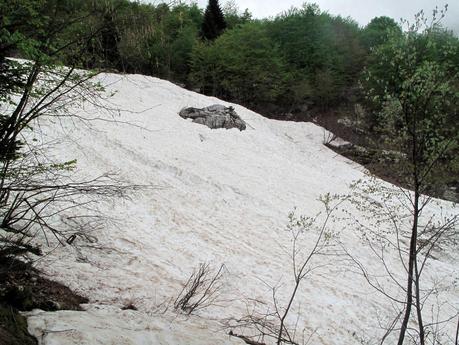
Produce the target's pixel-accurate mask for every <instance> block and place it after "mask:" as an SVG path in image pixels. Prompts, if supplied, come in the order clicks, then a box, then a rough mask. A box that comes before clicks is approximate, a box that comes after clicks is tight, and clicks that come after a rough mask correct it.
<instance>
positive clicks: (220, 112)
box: [179, 104, 246, 131]
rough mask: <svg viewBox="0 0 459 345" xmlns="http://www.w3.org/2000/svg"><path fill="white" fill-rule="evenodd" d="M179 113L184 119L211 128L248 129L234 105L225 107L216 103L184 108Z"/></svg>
mask: <svg viewBox="0 0 459 345" xmlns="http://www.w3.org/2000/svg"><path fill="white" fill-rule="evenodd" d="M179 115H180V116H181V117H182V118H184V119H192V120H193V122H196V123H200V124H201V125H206V126H207V127H209V128H212V129H215V128H226V129H230V128H238V129H239V130H240V131H243V130H245V129H246V124H245V122H244V120H242V119H241V118H240V117H239V115H238V114H236V112H235V111H234V108H233V107H225V106H223V105H221V104H214V105H211V106H208V107H205V108H201V109H199V108H183V109H182V110H180V113H179Z"/></svg>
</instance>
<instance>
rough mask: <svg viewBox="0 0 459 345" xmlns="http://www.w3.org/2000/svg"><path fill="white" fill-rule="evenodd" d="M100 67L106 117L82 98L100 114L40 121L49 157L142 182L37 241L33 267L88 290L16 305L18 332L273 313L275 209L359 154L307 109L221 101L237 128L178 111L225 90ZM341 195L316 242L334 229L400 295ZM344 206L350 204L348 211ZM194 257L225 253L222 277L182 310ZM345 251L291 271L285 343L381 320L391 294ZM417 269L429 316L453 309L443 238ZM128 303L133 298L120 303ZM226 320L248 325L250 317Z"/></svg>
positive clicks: (217, 334) (167, 332)
mask: <svg viewBox="0 0 459 345" xmlns="http://www.w3.org/2000/svg"><path fill="white" fill-rule="evenodd" d="M98 78H99V79H100V82H101V83H102V84H103V85H106V92H107V94H111V93H113V96H112V97H111V98H110V99H109V101H108V102H109V103H107V104H106V105H107V106H109V107H111V108H116V109H119V111H117V112H116V114H114V115H113V113H112V116H113V117H110V116H109V115H107V118H104V116H106V115H104V112H102V111H101V110H100V109H97V108H95V107H93V106H91V105H89V104H87V105H85V106H84V107H81V109H77V111H78V112H79V113H80V114H81V115H84V116H87V117H92V118H97V117H101V119H99V120H95V121H92V122H90V125H89V126H88V125H87V123H81V122H78V121H74V120H69V121H60V122H52V121H51V122H48V123H47V124H44V125H42V127H41V128H42V130H43V137H42V138H41V139H43V140H46V141H48V140H54V139H56V138H59V139H60V141H61V142H60V144H59V145H55V146H54V147H53V149H52V150H53V155H54V157H55V158H56V159H57V160H60V161H64V160H72V159H77V162H78V164H77V172H76V173H77V174H79V175H81V176H83V177H85V178H87V177H91V176H98V175H100V174H103V173H105V172H116V174H117V176H118V177H119V179H121V180H123V181H125V182H126V183H130V184H137V185H145V188H141V189H140V190H139V191H137V192H134V193H132V195H131V198H130V200H114V201H113V202H111V203H102V202H101V203H100V204H99V205H98V208H99V209H100V211H102V212H103V213H104V214H105V215H106V216H107V222H106V224H105V227H104V228H103V229H100V230H98V231H96V232H93V233H91V236H95V237H97V242H91V241H84V240H82V239H81V238H79V239H77V241H76V243H75V247H73V246H66V247H64V248H62V247H59V248H57V249H53V248H50V250H51V253H50V254H49V255H47V256H45V257H44V258H42V259H41V260H40V261H39V262H38V265H39V268H41V269H42V270H43V271H44V272H45V274H47V275H48V276H49V277H51V278H52V279H55V280H57V281H59V282H62V283H64V284H66V285H68V286H69V287H70V288H71V289H73V290H74V291H76V292H78V293H80V294H82V295H84V296H86V297H88V298H89V300H90V303H89V304H87V305H84V306H82V307H83V309H84V310H83V311H59V312H43V311H40V310H35V311H33V312H31V313H30V314H28V316H29V319H28V321H29V331H30V332H31V334H33V335H35V336H36V337H37V339H38V340H39V342H40V344H45V345H71V344H72V345H77V344H79V345H83V344H88V345H92V344H107V345H108V344H117V345H118V344H138V345H140V344H142V345H147V344H175V345H177V344H190V345H191V344H199V345H204V344H209V345H210V344H212V345H214V344H243V343H244V342H243V341H242V340H241V339H238V338H235V337H230V336H229V335H228V332H229V329H228V328H227V327H228V324H234V322H236V320H238V319H243V318H244V317H246V316H247V315H250V314H252V313H253V312H254V311H255V310H256V311H257V312H262V311H265V312H268V313H271V312H272V311H273V308H272V301H273V298H272V295H273V287H274V288H275V291H276V300H277V303H278V305H279V307H280V308H284V307H285V306H286V305H287V301H288V296H289V295H290V292H291V290H292V287H293V272H292V260H291V258H290V255H291V249H290V248H291V245H292V242H291V236H290V234H289V233H288V231H286V225H287V223H288V214H289V212H291V211H292V210H293V209H294V208H295V207H296V208H297V209H296V213H297V214H303V215H306V216H314V215H316V214H317V213H318V212H320V211H321V210H322V209H323V208H322V204H321V202H320V201H319V200H318V199H319V197H320V196H321V195H324V194H326V193H332V194H346V193H348V192H349V185H350V184H351V183H352V182H353V181H355V180H358V179H363V180H365V179H367V177H366V175H365V171H364V169H363V168H362V167H361V166H359V165H357V164H355V163H353V162H351V161H349V160H347V159H345V158H343V157H341V156H338V155H337V154H336V153H334V152H333V151H331V150H330V149H328V148H326V147H325V146H324V145H323V144H322V142H323V140H324V131H323V129H322V128H320V127H318V126H316V125H314V124H312V123H294V122H280V121H274V120H269V119H266V118H263V117H262V116H260V115H258V114H256V113H254V112H252V111H249V110H247V109H245V108H243V107H241V106H238V105H232V106H234V108H235V110H236V112H237V113H238V114H239V115H240V116H241V118H242V119H243V120H244V121H246V122H247V124H248V126H247V130H246V131H242V132H241V131H239V130H237V129H231V130H225V129H218V130H211V129H209V128H207V127H205V126H202V125H199V124H195V123H192V122H189V121H187V120H184V119H182V118H180V117H179V116H178V112H179V111H180V110H181V109H182V108H183V107H198V108H200V107H205V106H209V105H212V104H216V103H218V104H225V105H229V104H228V103H225V102H223V101H220V100H218V99H215V98H209V97H206V96H202V95H199V94H197V93H194V92H190V91H187V90H184V89H182V88H180V87H178V86H176V85H173V84H171V83H169V82H166V81H162V80H160V79H156V78H150V77H144V76H120V75H114V74H105V75H102V76H100V77H98ZM383 185H384V186H386V187H387V185H385V184H383ZM342 208H344V209H345V210H344V211H343V210H341V209H339V210H337V213H336V219H333V221H330V222H329V224H328V228H329V230H327V231H330V232H333V234H334V235H333V236H332V239H331V240H330V241H333V242H334V243H339V245H336V248H335V249H334V250H335V251H336V250H338V249H339V251H340V252H341V254H342V250H344V249H345V250H346V251H348V252H349V253H350V254H351V255H353V257H354V258H355V260H357V261H358V262H360V263H362V265H363V266H364V267H365V269H366V270H367V271H368V272H369V273H371V274H373V275H375V276H378V277H383V278H382V279H381V280H380V281H381V284H383V285H384V284H386V287H385V288H386V289H387V291H389V292H390V293H391V294H393V295H395V296H398V297H399V298H402V299H403V297H402V296H403V295H402V294H401V293H400V289H398V287H397V286H396V284H394V283H393V282H392V281H391V279H389V278H388V277H387V275H385V271H384V266H382V265H381V263H380V260H378V258H377V255H375V253H374V252H373V251H372V250H371V249H370V248H369V247H368V246H367V245H366V242H365V241H364V240H363V239H362V234H361V232H360V231H358V230H357V228H356V227H354V226H353V225H355V224H357V221H356V220H361V221H362V222H364V220H367V221H368V220H370V221H371V216H370V218H368V217H366V216H369V215H370V214H369V213H368V212H366V211H365V209H359V208H358V207H355V205H354V206H352V205H351V204H343V206H342ZM345 211H349V212H350V213H351V214H352V215H353V217H355V219H354V220H353V221H349V219H350V218H346V215H347V213H346V212H345ZM429 212H430V214H437V213H439V212H442V215H444V214H446V213H448V212H449V213H454V212H456V213H457V208H455V207H454V206H453V205H451V204H449V203H446V202H439V203H438V204H432V206H430V208H429ZM321 221H322V218H321V217H319V219H318V222H321ZM381 227H382V229H383V228H384V225H381ZM316 235H317V232H315V231H314V230H312V231H311V232H306V233H304V234H302V235H301V236H300V239H299V242H298V245H299V247H301V248H303V247H304V248H305V249H304V251H305V252H307V250H308V248H310V245H311V243H313V241H314V238H316V237H315V236H316ZM401 241H402V242H403V241H405V242H404V243H406V241H407V239H406V238H404V239H401ZM375 248H376V247H375ZM384 258H385V259H386V260H387V262H388V264H389V266H390V268H391V270H393V271H394V272H395V273H394V275H395V276H398V278H400V281H401V282H404V281H405V280H404V278H403V274H402V273H403V272H402V271H401V270H402V268H401V266H400V265H399V263H398V256H397V253H396V252H395V251H394V250H391V249H390V248H389V249H387V251H386V254H385V257H384ZM200 263H208V264H209V265H210V267H211V268H214V269H218V268H219V267H220V266H221V265H224V267H223V270H222V272H223V274H222V279H221V282H220V285H221V287H222V288H221V289H220V290H219V295H218V296H217V300H216V301H214V303H212V305H211V306H209V307H207V308H204V309H201V310H198V311H197V312H196V313H194V314H193V315H191V316H186V315H183V313H182V314H181V313H178V312H176V311H175V310H174V308H173V302H174V300H175V298H176V297H177V295H178V294H179V293H180V290H181V289H182V286H183V284H184V283H185V282H186V281H187V279H188V277H189V276H190V274H191V273H192V272H193V270H194V269H195V268H196V267H198V265H199V264H200ZM354 264H355V263H354ZM354 264H353V263H351V262H350V261H349V260H348V259H347V258H346V257H344V256H333V255H330V256H328V255H327V256H323V257H321V258H320V259H317V260H315V261H314V267H315V268H316V269H314V270H313V271H312V272H311V273H310V274H309V275H308V276H307V278H306V279H305V280H304V281H303V282H302V283H301V286H300V288H299V291H298V294H297V296H296V299H295V301H294V303H293V306H292V311H291V313H290V314H289V317H288V319H287V323H288V325H289V327H290V328H289V329H293V328H296V329H297V332H296V338H297V339H298V341H299V342H303V340H304V343H306V341H307V340H309V343H310V344H362V343H363V344H366V343H376V342H377V339H378V337H379V338H380V337H381V336H383V335H384V333H385V330H384V327H386V326H387V325H390V323H391V321H392V320H393V318H394V317H395V316H396V315H397V313H398V308H399V306H398V305H397V304H396V303H395V302H392V301H390V300H388V299H387V298H385V297H384V296H382V295H381V294H379V293H377V292H376V291H375V289H373V288H371V287H370V286H369V284H368V283H367V282H366V281H365V279H364V278H363V277H362V275H361V274H359V272H360V271H359V270H358V269H357V268H356V267H355V266H356V265H354ZM397 270H398V271H397ZM427 270H428V271H427ZM384 277H386V278H384ZM424 279H425V280H424V281H425V282H426V283H425V284H426V286H428V287H431V286H433V284H436V285H435V286H438V291H440V292H439V293H438V296H437V295H436V296H435V297H433V298H430V299H429V300H428V302H426V305H425V307H424V308H425V310H426V315H428V317H429V320H428V321H427V322H432V318H433V319H434V321H435V320H443V319H447V318H448V317H450V316H452V315H454V311H455V310H457V309H458V307H459V304H458V300H459V291H458V287H457V280H458V267H457V253H456V252H455V250H454V247H452V246H450V245H448V244H445V245H444V247H443V251H442V252H438V253H435V255H434V258H433V259H431V260H429V261H428V266H427V268H426V273H425V276H424ZM403 284H405V283H403ZM129 305H134V306H135V307H136V309H137V310H124V308H123V307H126V306H129ZM437 307H438V308H437ZM455 323H457V319H454V320H452V321H449V322H445V323H442V324H441V326H440V327H439V328H440V330H441V331H442V332H443V333H445V334H444V335H443V339H444V340H443V341H444V343H448V342H449V341H450V340H449V339H451V343H452V338H453V333H454V331H455V328H454V324H455ZM295 325H296V327H295ZM236 333H238V334H244V335H247V336H251V335H253V334H255V333H254V329H253V328H251V327H248V328H240V329H238V330H237V331H236ZM254 340H258V341H263V342H266V343H273V341H272V340H270V339H269V338H265V339H258V338H255V339H254Z"/></svg>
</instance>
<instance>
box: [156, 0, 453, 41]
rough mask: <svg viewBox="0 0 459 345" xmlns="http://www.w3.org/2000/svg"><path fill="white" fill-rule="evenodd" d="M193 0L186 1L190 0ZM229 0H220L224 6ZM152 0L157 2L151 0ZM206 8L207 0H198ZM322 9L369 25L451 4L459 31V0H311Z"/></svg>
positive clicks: (273, 1)
mask: <svg viewBox="0 0 459 345" xmlns="http://www.w3.org/2000/svg"><path fill="white" fill-rule="evenodd" d="M190 1H191V0H189V1H187V2H190ZM226 1H227V0H220V4H221V6H224V4H225V3H226ZM150 2H157V1H153V0H150ZM195 2H197V3H198V5H199V6H200V7H202V8H204V7H205V6H206V5H207V0H197V1H195ZM235 2H236V3H237V4H238V6H239V7H240V9H241V10H244V9H246V8H248V9H249V11H250V12H251V13H252V14H253V15H254V16H255V17H256V18H265V17H270V16H274V15H276V14H278V13H280V12H282V11H285V10H287V9H289V8H290V7H292V6H297V7H298V6H301V5H302V4H303V3H304V2H305V1H304V0H284V1H282V0H235ZM308 2H315V3H317V4H318V5H319V6H320V8H321V9H322V10H325V11H328V12H330V13H331V14H334V15H338V14H340V15H342V16H344V17H347V16H350V17H352V18H353V19H355V20H356V21H357V22H358V23H359V24H360V25H366V24H367V23H368V22H369V21H370V20H371V19H372V18H374V17H378V16H389V17H392V18H394V19H395V20H396V21H399V19H400V18H405V19H412V18H413V16H414V14H415V13H417V12H419V11H420V10H421V9H424V11H425V12H426V13H427V14H428V15H429V16H430V15H431V12H432V10H433V9H434V8H435V6H438V7H439V8H443V6H444V5H445V4H448V5H449V7H448V13H447V16H446V18H445V19H444V25H445V26H447V27H449V28H450V29H453V30H454V31H455V32H456V33H459V1H458V0H450V1H448V0H442V1H437V0H347V1H346V0H315V1H314V0H312V1H308Z"/></svg>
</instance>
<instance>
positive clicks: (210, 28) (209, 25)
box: [200, 0, 226, 41]
mask: <svg viewBox="0 0 459 345" xmlns="http://www.w3.org/2000/svg"><path fill="white" fill-rule="evenodd" d="M225 29H226V21H225V17H224V15H223V11H222V10H221V8H220V5H219V3H218V0H209V4H208V5H207V8H206V11H205V13H204V21H203V23H202V27H201V32H200V34H201V38H202V39H204V40H208V41H213V40H214V39H216V38H217V37H218V36H220V35H221V34H222V32H223V30H225Z"/></svg>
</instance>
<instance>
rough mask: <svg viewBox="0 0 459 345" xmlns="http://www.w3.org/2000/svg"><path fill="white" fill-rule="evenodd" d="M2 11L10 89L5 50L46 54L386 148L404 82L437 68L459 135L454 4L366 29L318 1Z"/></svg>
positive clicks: (9, 6) (54, 0)
mask: <svg viewBox="0 0 459 345" xmlns="http://www.w3.org/2000/svg"><path fill="white" fill-rule="evenodd" d="M0 12H1V13H2V17H1V22H0V25H1V30H0V69H1V73H0V76H1V78H2V80H0V88H1V90H0V91H1V92H2V93H3V94H4V93H5V92H7V90H10V89H11V88H12V87H14V85H20V84H21V80H20V78H17V76H16V77H15V75H14V74H15V73H16V72H18V70H17V68H16V69H14V68H9V67H8V66H9V65H10V64H11V62H10V63H8V62H7V61H8V60H7V59H6V57H21V58H26V59H30V60H32V61H37V60H40V59H42V60H43V61H41V63H42V64H45V65H49V64H54V65H56V64H57V65H66V66H73V67H75V68H84V69H95V70H107V71H117V72H121V73H139V74H145V75H151V76H155V77H159V78H164V79H167V80H170V81H172V82H175V83H178V84H180V85H182V86H185V87H187V88H189V89H192V90H195V91H198V92H201V93H204V94H206V95H212V96H216V97H219V98H222V99H225V100H228V101H232V102H236V103H239V104H242V105H245V106H247V107H249V108H251V109H253V110H256V111H258V112H260V113H261V114H263V115H265V116H268V117H272V118H277V119H286V120H300V121H310V120H312V119H314V120H316V121H318V122H319V123H320V124H322V125H324V126H325V127H328V128H329V129H332V130H333V131H334V132H337V134H338V135H340V136H343V137H345V138H346V139H348V140H351V141H354V142H355V141H358V142H359V144H362V142H364V144H363V145H364V146H371V145H372V144H373V146H375V147H378V148H381V143H382V135H383V133H384V131H385V127H386V124H387V121H386V120H387V119H386V118H387V116H386V115H387V114H386V113H387V111H388V110H387V109H388V105H389V104H390V101H391V99H393V98H394V97H395V98H396V99H398V98H397V97H401V96H403V95H404V93H403V92H411V91H413V90H408V91H406V90H404V83H406V82H407V81H410V82H411V81H413V80H414V81H416V80H417V79H416V78H421V77H419V75H422V71H424V70H429V71H431V72H432V71H434V72H435V73H436V74H438V75H441V76H442V80H443V81H447V82H448V87H447V88H448V93H445V94H444V97H446V99H445V102H444V103H442V107H443V108H442V110H443V111H444V112H447V113H448V120H447V121H448V126H450V128H451V129H452V130H453V133H454V134H455V135H457V132H458V131H457V125H456V124H457V123H458V122H459V121H458V103H457V102H456V100H457V95H458V92H459V77H458V71H459V39H458V37H457V36H456V35H455V34H454V33H452V32H451V31H448V30H447V29H446V28H444V27H442V25H441V19H442V18H443V16H445V15H447V13H446V11H443V10H438V9H437V10H434V13H433V18H429V19H427V17H428V16H426V15H424V13H419V14H418V15H416V16H415V17H414V20H413V21H412V22H411V23H410V22H401V23H397V22H396V21H394V20H393V19H392V18H388V17H376V18H374V19H373V20H371V22H370V23H369V24H368V25H366V26H365V27H360V26H359V25H358V24H357V23H356V22H355V21H354V20H353V19H352V18H343V17H341V16H334V15H331V14H329V13H327V12H324V11H322V10H321V9H320V8H319V7H318V6H317V5H316V4H310V3H305V4H304V5H303V6H302V7H299V8H291V9H289V10H287V11H285V12H284V13H281V14H279V15H277V16H276V17H273V18H268V19H254V18H253V17H252V15H251V14H250V12H249V11H248V10H245V11H241V10H240V9H239V8H238V7H237V6H236V5H235V3H234V2H228V3H226V4H223V5H222V4H219V3H218V1H216V0H212V1H210V2H209V6H208V7H207V9H206V10H204V9H201V8H199V7H198V6H197V5H196V4H186V3H183V2H180V1H178V2H174V3H173V4H171V5H167V4H164V3H159V4H155V5H153V4H147V3H144V2H138V1H129V0H104V1H94V0H14V1H10V0H8V1H6V0H2V1H0ZM19 73H20V71H19ZM432 73H433V72H432ZM425 77H426V76H425V75H424V76H423V78H425ZM405 86H406V85H405ZM430 86H431V88H432V89H433V90H435V91H434V92H433V95H437V94H439V93H440V94H442V92H443V91H442V90H441V89H439V84H438V85H437V84H435V85H433V86H432V85H430ZM424 91H425V90H424ZM424 93H425V92H424ZM431 98H432V97H430V98H429V99H431ZM426 111H429V112H432V109H427V110H426ZM337 114H339V115H337ZM400 116H401V115H400ZM330 117H331V118H333V119H332V121H331V122H327V119H329V118H330ZM339 117H341V118H345V120H346V121H347V126H343V125H342V123H343V122H341V125H339V124H338V123H339V121H338V120H339V119H338V118H339ZM444 125H445V124H443V126H444ZM343 127H347V128H345V131H344V132H343V130H342V129H343ZM346 131H347V132H346ZM356 133H357V134H356ZM362 133H363V134H362ZM362 138H363V139H362ZM375 138H376V139H379V140H380V141H379V142H378V143H376V144H374V143H372V142H371V141H372V140H373V141H374V139H375ZM369 139H371V140H369ZM388 146H389V147H386V149H387V148H389V149H391V147H390V145H388ZM455 152H456V151H455ZM457 165H459V164H457ZM385 170H387V169H385ZM452 175H453V176H454V173H453V174H452ZM456 175H457V174H456Z"/></svg>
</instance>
